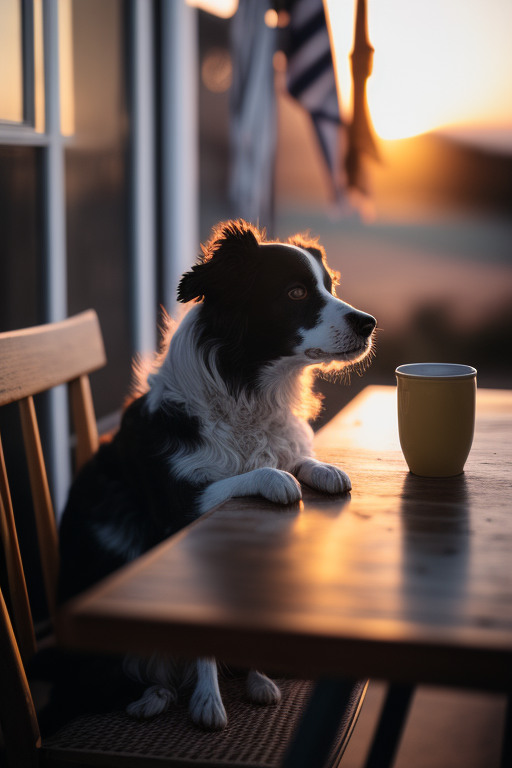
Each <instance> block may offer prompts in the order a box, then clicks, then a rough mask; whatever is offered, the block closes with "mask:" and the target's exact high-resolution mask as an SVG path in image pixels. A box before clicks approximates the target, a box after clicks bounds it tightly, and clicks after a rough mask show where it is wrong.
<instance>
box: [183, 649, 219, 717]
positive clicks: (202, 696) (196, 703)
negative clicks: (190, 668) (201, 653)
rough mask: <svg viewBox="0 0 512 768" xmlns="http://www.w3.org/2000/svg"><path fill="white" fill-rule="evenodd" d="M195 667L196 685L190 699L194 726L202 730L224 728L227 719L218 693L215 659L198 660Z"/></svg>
mask: <svg viewBox="0 0 512 768" xmlns="http://www.w3.org/2000/svg"><path fill="white" fill-rule="evenodd" d="M196 667H197V684H196V687H195V689H194V693H193V694H192V698H191V699H190V704H189V711H190V716H191V717H192V720H193V721H194V723H196V725H202V726H203V727H204V728H212V729H215V730H220V729H221V728H225V726H226V725H227V722H228V719H227V717H226V710H225V709H224V705H223V703H222V699H221V696H220V691H219V681H218V679H217V662H216V661H215V659H198V660H197V662H196Z"/></svg>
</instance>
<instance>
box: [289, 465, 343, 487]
mask: <svg viewBox="0 0 512 768" xmlns="http://www.w3.org/2000/svg"><path fill="white" fill-rule="evenodd" d="M295 474H296V476H297V478H298V479H299V480H300V481H301V482H303V483H305V484H306V485H309V487H310V488H313V490H315V491H322V492H323V493H345V492H346V491H350V490H352V483H351V482H350V478H349V476H348V475H347V474H345V472H342V471H341V469H338V467H333V466H332V464H324V463H323V462H321V461H317V460H316V459H304V461H303V462H301V464H299V466H298V467H297V469H296V470H295Z"/></svg>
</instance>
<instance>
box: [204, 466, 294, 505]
mask: <svg viewBox="0 0 512 768" xmlns="http://www.w3.org/2000/svg"><path fill="white" fill-rule="evenodd" d="M235 496H264V497H265V498H266V499H268V500H269V501H275V502H276V503H277V504H291V503H292V502H294V501H299V500H300V498H301V497H302V493H301V490H300V485H299V483H298V482H297V480H296V479H295V478H294V476H293V475H291V474H290V473H289V472H284V471H283V470H281V469H273V468H272V467H262V468H261V469H253V470H252V472H245V473H244V474H243V475H236V476H235V477H228V478H226V480H218V481H217V482H216V483H212V484H211V485H209V486H208V488H205V490H204V491H203V492H202V495H201V498H200V501H199V508H200V511H201V513H203V512H207V511H208V510H209V509H213V508H214V507H216V506H218V505H219V504H222V503H223V502H224V501H227V500H228V499H232V498H234V497H235Z"/></svg>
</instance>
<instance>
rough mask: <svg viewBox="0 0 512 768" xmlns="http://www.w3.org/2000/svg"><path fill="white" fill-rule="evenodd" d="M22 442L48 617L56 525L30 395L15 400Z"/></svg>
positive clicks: (55, 556)
mask: <svg viewBox="0 0 512 768" xmlns="http://www.w3.org/2000/svg"><path fill="white" fill-rule="evenodd" d="M19 408H20V416H21V427H22V431H23V441H24V443H25V452H26V455H27V463H28V471H29V475H30V487H31V490H32V499H33V502H34V514H35V518H36V525H37V535H38V538H39V549H40V552H41V565H42V568H43V578H44V585H45V591H46V599H47V601H48V608H49V610H50V616H51V617H52V619H53V618H54V616H55V605H56V595H57V578H58V573H59V546H58V538H57V525H56V522H55V515H54V512H53V505H52V500H51V497H50V489H49V487H48V478H47V476H46V468H45V465H44V458H43V451H42V448H41V438H40V436H39V428H38V426H37V418H36V409H35V406H34V400H33V398H32V397H26V398H23V400H20V402H19Z"/></svg>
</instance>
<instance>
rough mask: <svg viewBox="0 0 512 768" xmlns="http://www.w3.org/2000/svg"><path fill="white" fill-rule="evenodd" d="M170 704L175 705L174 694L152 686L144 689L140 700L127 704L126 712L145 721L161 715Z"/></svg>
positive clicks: (171, 691)
mask: <svg viewBox="0 0 512 768" xmlns="http://www.w3.org/2000/svg"><path fill="white" fill-rule="evenodd" d="M171 704H176V692H175V691H173V690H169V688H163V687H162V686H161V685H152V686H151V687H150V688H146V690H145V691H144V695H143V696H142V698H141V699H139V700H138V701H133V702H132V703H131V704H128V706H127V707H126V712H127V713H128V714H129V715H131V716H132V717H139V718H141V719H146V718H149V717H155V715H161V714H162V712H165V711H166V710H167V709H169V707H170V706H171Z"/></svg>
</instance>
